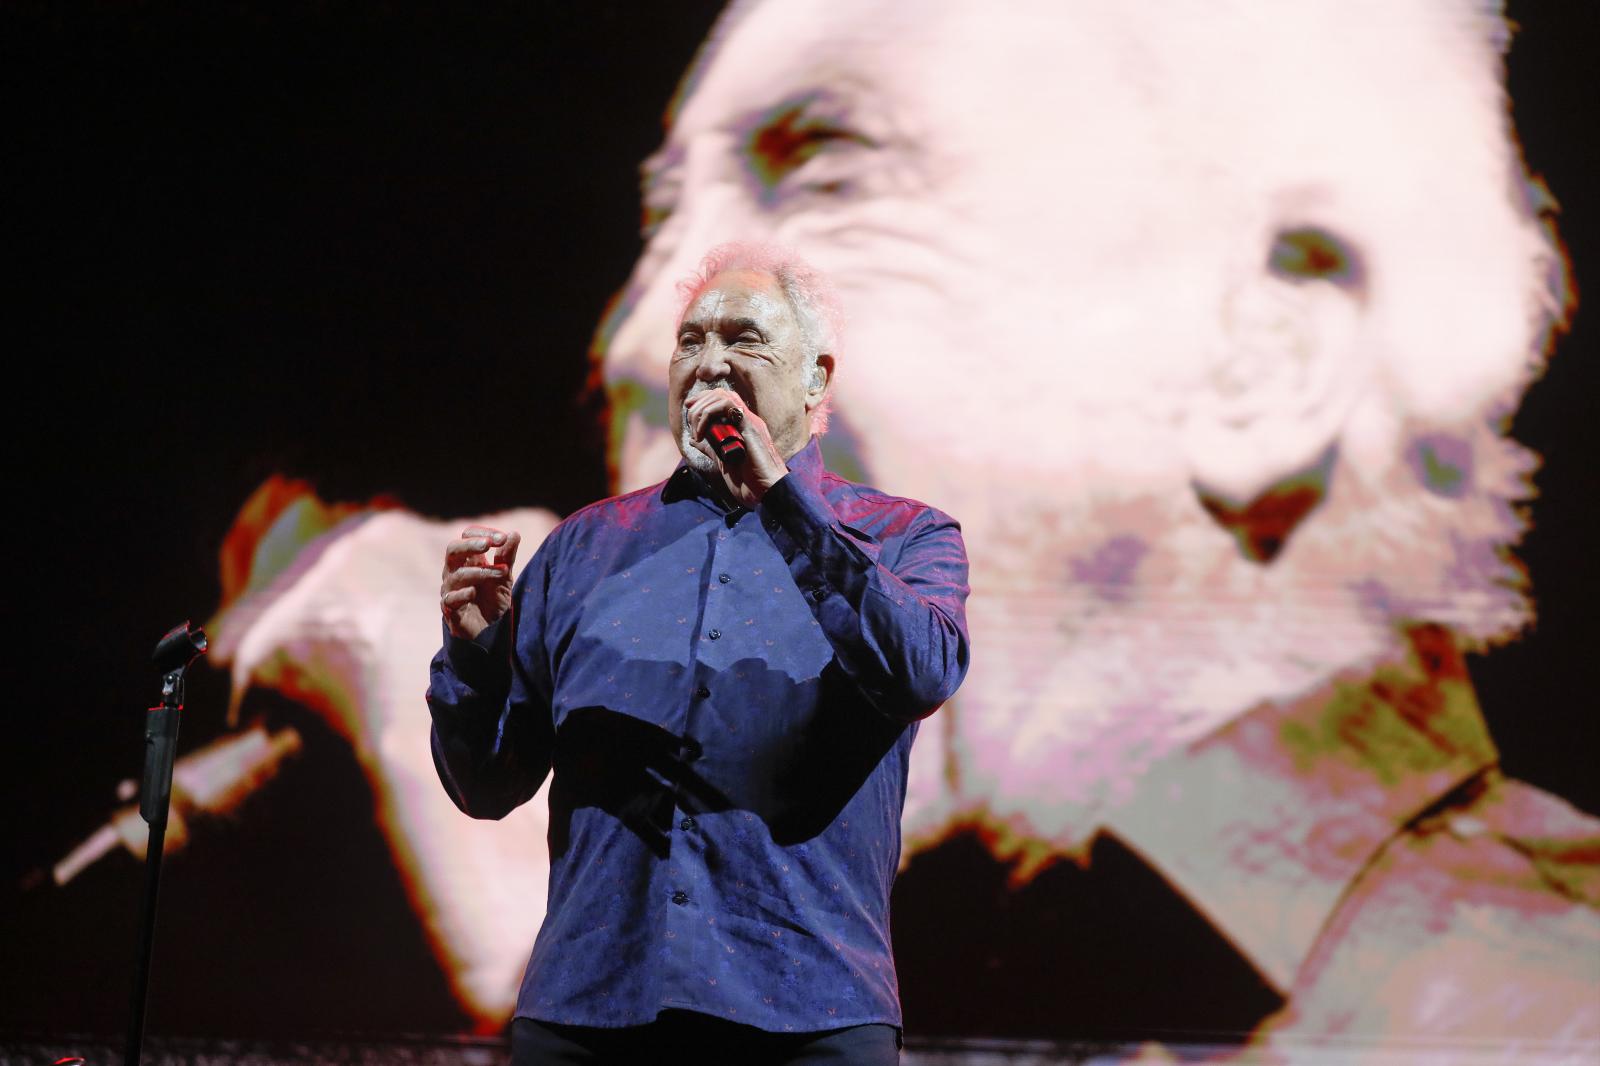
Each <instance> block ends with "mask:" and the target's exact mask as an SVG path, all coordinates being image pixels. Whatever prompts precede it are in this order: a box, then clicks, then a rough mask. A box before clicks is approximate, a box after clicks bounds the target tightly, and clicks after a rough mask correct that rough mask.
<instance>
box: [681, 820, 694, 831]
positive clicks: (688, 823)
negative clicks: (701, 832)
mask: <svg viewBox="0 0 1600 1066" xmlns="http://www.w3.org/2000/svg"><path fill="white" fill-rule="evenodd" d="M678 828H679V829H682V830H683V831H684V832H685V833H687V832H688V831H689V830H691V829H693V828H694V819H693V818H685V819H684V820H683V821H681V822H679V823H678Z"/></svg>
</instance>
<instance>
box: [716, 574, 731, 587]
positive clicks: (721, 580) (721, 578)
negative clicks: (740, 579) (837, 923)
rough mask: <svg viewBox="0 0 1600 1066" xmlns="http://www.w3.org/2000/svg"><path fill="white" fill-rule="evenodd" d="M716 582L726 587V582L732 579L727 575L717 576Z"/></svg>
mask: <svg viewBox="0 0 1600 1066" xmlns="http://www.w3.org/2000/svg"><path fill="white" fill-rule="evenodd" d="M717 580H718V581H720V582H722V583H723V584H724V585H726V584H727V583H728V582H730V581H732V580H733V578H731V577H729V576H728V575H727V574H718V575H717Z"/></svg>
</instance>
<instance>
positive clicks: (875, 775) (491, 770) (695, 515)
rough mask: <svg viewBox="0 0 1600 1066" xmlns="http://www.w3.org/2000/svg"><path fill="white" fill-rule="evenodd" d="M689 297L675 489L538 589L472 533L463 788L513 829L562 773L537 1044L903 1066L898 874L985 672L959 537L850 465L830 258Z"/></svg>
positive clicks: (453, 733) (460, 666)
mask: <svg viewBox="0 0 1600 1066" xmlns="http://www.w3.org/2000/svg"><path fill="white" fill-rule="evenodd" d="M680 291H681V293H682V295H683V297H684V305H683V310H682V311H681V313H680V315H679V316H678V331H677V338H676V341H675V344H674V347H673V351H672V356H671V359H670V364H669V369H668V380H667V409H668V410H667V416H668V419H669V423H668V424H669V425H671V426H674V427H676V429H677V438H678V447H679V450H680V451H681V453H682V461H681V462H680V463H679V465H678V467H677V469H676V470H675V471H674V472H672V474H671V476H670V477H668V478H667V479H666V480H665V481H662V482H660V483H658V484H656V485H653V486H651V487H649V488H645V489H641V490H639V491H636V492H632V493H629V494H627V495H624V496H619V497H615V498H613V499H609V500H604V501H601V502H600V503H597V504H594V505H592V506H590V507H587V508H585V509H583V510H581V511H579V512H577V513H576V514H574V515H572V516H571V517H569V518H568V519H566V520H565V521H564V522H562V523H561V524H560V525H559V526H558V527H557V528H556V529H555V531H554V532H552V533H551V534H550V535H549V536H548V537H547V538H546V539H545V540H544V542H543V544H542V545H541V546H540V548H539V550H538V552H537V554H536V555H535V556H534V558H533V559H532V560H531V561H530V562H529V564H528V565H527V567H526V568H525V569H524V570H523V572H522V573H521V575H520V577H518V578H517V579H516V580H515V582H513V580H512V577H511V574H512V566H513V564H514V561H515V556H516V552H517V547H518V544H519V541H520V538H519V535H518V534H517V533H516V532H514V531H506V532H502V531H500V530H496V529H492V528H489V527H487V526H471V527H468V528H467V529H466V530H464V531H463V533H462V535H461V537H460V538H459V539H458V540H456V541H454V542H453V543H451V544H450V545H449V547H448V548H447V550H446V556H445V566H444V576H443V583H442V586H441V590H440V606H441V608H442V610H443V613H444V621H445V630H446V633H445V641H444V648H443V649H442V650H441V651H440V652H439V654H438V655H437V656H435V658H434V660H433V665H432V681H431V685H430V689H429V697H428V702H429V706H430V708H431V710H432V715H433V752H434V761H435V764H436V766H437V768H438V771H439V776H440V779H441V780H442V782H443V783H444V786H445V789H446V790H447V791H448V792H449V794H450V796H451V798H452V799H454V801H455V802H456V804H457V805H458V806H459V807H460V808H461V809H462V810H463V811H465V812H466V813H468V814H470V815H472V816H473V817H477V818H499V817H501V816H503V815H505V814H506V813H507V812H509V811H511V810H512V809H513V808H515V807H517V806H518V805H519V804H521V803H524V802H526V801H527V800H528V799H530V798H531V797H533V795H534V794H535V792H536V791H537V790H538V789H539V787H540V785H541V784H542V783H543V782H544V780H545V777H546V776H547V775H553V777H552V782H551V788H550V799H549V803H550V830H549V845H550V867H551V868H550V890H549V903H548V912H547V914H546V917H545V921H544V924H543V927H542V928H541V930H540V932H539V936H538V939H537V941H536V943H535V945H534V948H533V954H532V958H531V959H530V961H529V963H528V968H527V971H526V974H525V976H524V979H523V983H522V988H521V991H520V994H519V996H518V1000H517V1007H516V1012H515V1020H514V1022H513V1029H512V1035H513V1062H514V1063H519V1064H521V1063H547V1062H561V1063H567V1062H572V1063H578V1062H583V1063H599V1062H626V1063H637V1062H646V1061H651V1060H652V1056H655V1055H665V1056H669V1057H671V1056H681V1055H685V1054H686V1055H688V1056H689V1059H688V1060H683V1059H678V1060H677V1061H703V1062H740V1063H763V1062H771V1063H810V1062H822V1061H830V1062H836V1061H848V1062H852V1063H880V1062H881V1063H893V1062H896V1061H897V1060H898V1044H899V1026H900V1007H899V1001H898V994H897V985H896V980H895V970H894V960H893V955H892V952H891V948H890V942H889V891H890V886H891V884H892V883H893V880H894V876H895V871H896V868H897V866H898V863H899V859H900V815H901V809H902V807H903V805H904V800H905V792H906V778H907V765H908V758H909V754H910V749H911V744H912V741H913V739H914V738H915V736H916V732H917V723H918V721H919V720H921V719H922V718H924V717H926V716H927V715H929V714H931V713H932V712H933V711H934V710H935V709H937V708H938V707H939V705H940V704H942V703H943V702H944V701H945V700H947V699H949V698H950V696H951V695H952V694H953V693H954V692H955V690H956V687H957V686H958V685H959V684H960V682H961V679H962V678H963V676H964V675H965V673H966V669H967V662H968V653H969V649H968V640H967V634H966V620H965V601H966V596H967V560H966V551H965V547H964V545H963V543H962V538H961V532H960V527H959V526H958V525H957V524H956V522H955V521H954V520H952V519H951V518H950V517H949V516H947V515H945V514H942V513H941V512H939V511H937V510H935V509H934V508H932V507H928V506H926V505H924V504H921V503H918V502H916V501H914V500H908V499H902V498H899V497H895V496H890V495H888V494H886V493H883V492H880V491H878V490H877V489H874V488H869V487H867V486H865V485H860V484H855V483H853V482H850V481H847V480H845V479H844V478H841V477H839V476H837V475H835V474H833V473H830V472H829V471H828V470H826V469H825V468H824V464H823V460H822V456H821V452H820V450H819V445H818V435H819V434H820V433H821V432H823V431H824V429H825V427H826V420H827V410H828V405H827V401H828V396H829V387H830V385H831V383H832V381H833V378H834V372H835V366H836V356H837V347H838V345H837V337H838V328H839V313H838V310H837V303H836V300H835V297H834V296H833V294H832V291H831V289H830V288H829V286H828V285H827V283H826V281H825V280H824V279H823V278H822V277H820V276H819V275H818V274H817V273H816V272H815V271H813V270H812V269H811V268H809V267H808V266H806V265H805V264H804V263H803V262H801V261H799V260H798V259H797V258H795V257H794V256H793V255H792V254H790V253H788V252H786V251H784V250H781V249H776V248H772V247H766V246H745V245H731V246H722V247H719V248H717V249H715V250H713V251H712V252H711V253H710V254H709V255H708V256H707V257H706V258H705V260H704V261H703V262H702V263H701V265H700V269H699V271H698V272H697V273H696V274H695V275H694V276H693V277H692V278H690V279H689V280H687V281H686V282H684V283H683V285H682V286H681V290H680ZM663 340H665V338H663ZM730 445H731V447H730ZM530 905H532V904H530Z"/></svg>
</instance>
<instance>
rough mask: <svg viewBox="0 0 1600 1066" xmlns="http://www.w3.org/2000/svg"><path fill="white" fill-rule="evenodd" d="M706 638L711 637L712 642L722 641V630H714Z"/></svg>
mask: <svg viewBox="0 0 1600 1066" xmlns="http://www.w3.org/2000/svg"><path fill="white" fill-rule="evenodd" d="M706 636H708V637H710V638H711V639H712V640H720V639H722V630H720V629H713V630H712V631H711V632H709V633H707V634H706Z"/></svg>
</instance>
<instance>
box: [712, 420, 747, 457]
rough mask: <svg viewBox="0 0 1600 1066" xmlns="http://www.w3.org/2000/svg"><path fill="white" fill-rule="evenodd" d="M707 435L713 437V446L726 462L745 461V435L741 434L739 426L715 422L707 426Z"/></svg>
mask: <svg viewBox="0 0 1600 1066" xmlns="http://www.w3.org/2000/svg"><path fill="white" fill-rule="evenodd" d="M706 436H708V437H710V438H711V447H712V448H713V449H714V450H715V451H716V453H717V454H718V455H719V456H721V457H722V461H723V462H724V463H742V462H744V457H745V448H744V437H742V436H740V434H739V427H738V426H735V425H731V424H729V423H727V422H713V423H711V425H709V426H707V427H706Z"/></svg>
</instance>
